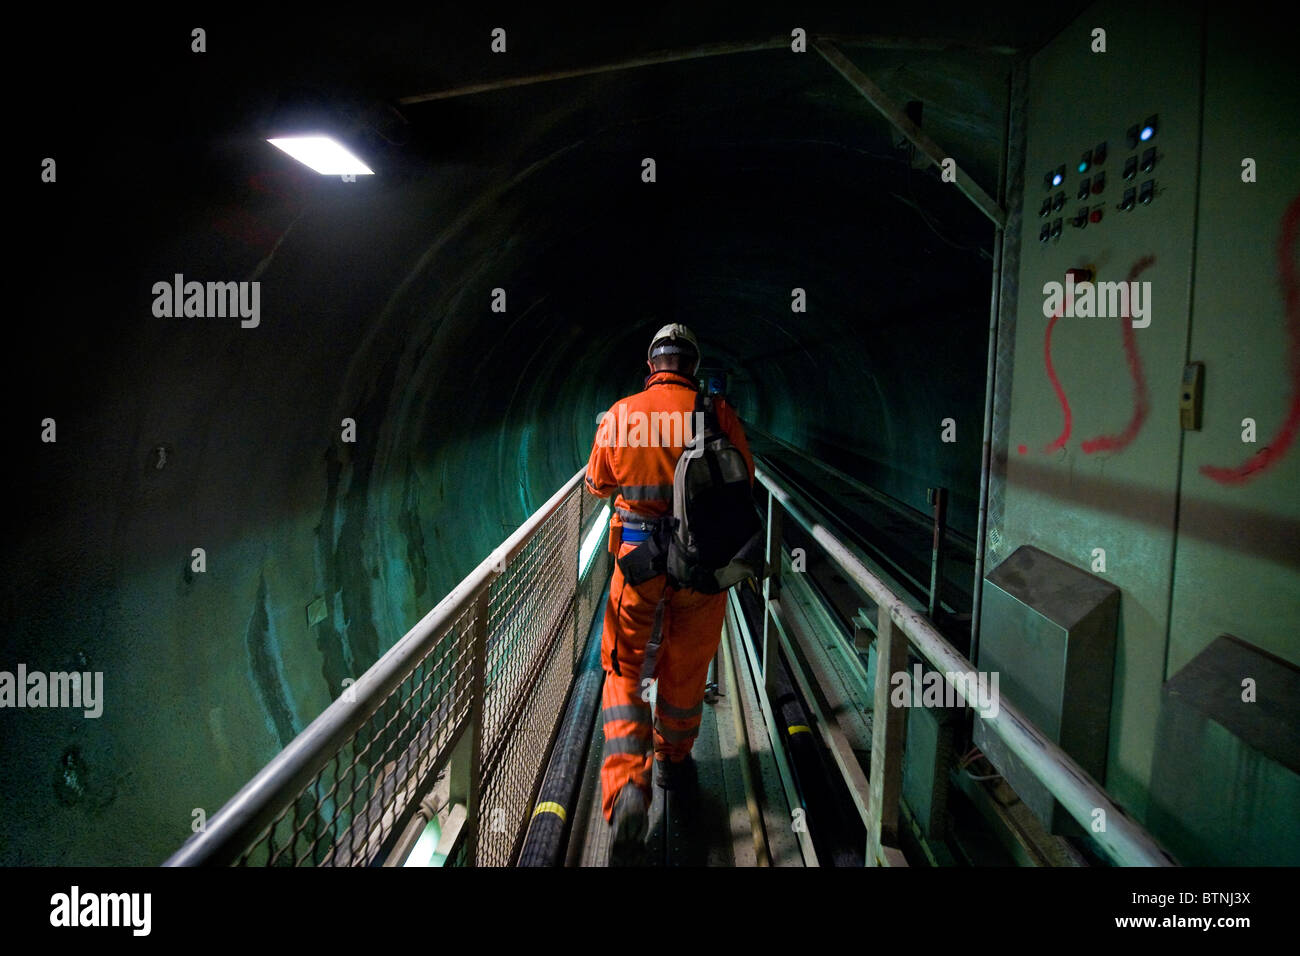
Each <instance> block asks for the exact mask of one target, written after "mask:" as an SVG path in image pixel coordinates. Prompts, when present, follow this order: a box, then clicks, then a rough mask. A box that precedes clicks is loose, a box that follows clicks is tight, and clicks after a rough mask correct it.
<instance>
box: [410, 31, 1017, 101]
mask: <svg viewBox="0 0 1300 956" xmlns="http://www.w3.org/2000/svg"><path fill="white" fill-rule="evenodd" d="M821 39H823V40H826V41H828V42H833V43H835V44H838V45H840V46H853V47H871V48H873V49H878V50H914V51H919V52H920V51H923V52H936V53H941V52H947V51H955V50H964V51H970V52H977V53H985V54H990V55H997V56H1008V55H1013V54H1015V53H1016V52H1018V51H1017V50H1016V49H1015V48H1014V47H1008V46H999V45H989V44H978V43H970V42H969V41H966V40H951V39H944V38H936V37H929V38H924V37H902V36H871V35H865V36H841V35H831V36H826V37H821ZM790 44H791V38H790V37H789V36H776V37H772V38H771V39H768V40H759V41H754V42H748V43H707V44H704V45H702V46H694V47H689V48H686V49H681V50H659V51H657V52H654V53H646V54H643V55H642V56H638V57H632V58H631V59H627V60H619V61H617V62H614V63H602V64H599V65H597V66H584V67H578V68H576V69H571V70H551V71H549V72H546V73H533V74H530V75H528V76H515V77H508V78H506V79H501V80H487V81H484V82H482V83H468V84H465V85H462V86H456V87H452V88H450V89H446V90H437V91H435V92H432V93H417V94H414V95H412V96H403V97H399V98H398V100H397V102H398V104H399V105H401V106H411V105H414V104H417V103H429V102H432V101H434V100H446V99H452V98H454V97H458V96H470V95H472V94H474V93H490V92H492V91H494V90H506V89H511V88H513V87H516V86H532V85H533V84H536V83H549V82H551V81H553V80H567V79H572V78H574V77H578V76H593V75H595V74H598V73H612V72H616V71H618V70H630V69H636V68H637V67H643V66H657V65H659V64H662V63H679V62H681V61H683V60H698V59H702V58H705V57H711V56H727V55H730V54H733V53H757V52H761V51H763V50H780V49H789V48H790ZM823 55H824V54H823Z"/></svg>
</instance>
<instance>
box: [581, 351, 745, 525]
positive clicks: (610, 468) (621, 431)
mask: <svg viewBox="0 0 1300 956" xmlns="http://www.w3.org/2000/svg"><path fill="white" fill-rule="evenodd" d="M696 392H697V389H696V387H695V382H694V380H692V379H691V378H689V377H688V376H686V375H683V374H681V373H679V372H668V371H664V372H655V373H654V374H653V375H651V376H650V377H649V378H647V379H646V388H645V391H642V392H638V393H637V394H635V395H629V396H628V397H626V398H621V399H619V400H618V401H617V402H615V403H614V404H613V405H612V406H610V409H609V411H608V412H606V413H605V416H604V418H603V419H602V421H601V424H600V426H599V428H597V430H596V440H595V442H594V443H593V445H592V449H591V459H590V461H588V463H587V487H588V489H590V491H591V492H592V494H595V495H598V496H599V497H601V498H608V497H610V496H611V495H615V493H617V494H616V496H615V498H614V507H615V509H616V510H615V512H614V521H613V524H614V525H615V526H616V527H617V526H621V525H622V523H623V521H622V518H621V517H620V515H619V511H620V510H621V511H625V512H634V513H636V514H638V515H645V516H646V517H647V518H661V517H663V516H665V515H667V514H669V513H670V512H671V511H672V507H673V473H674V472H675V471H676V469H677V459H678V458H680V457H681V454H682V451H683V450H684V448H685V442H686V441H688V440H689V439H690V438H691V437H692V436H693V435H694V434H695V428H696V427H697V424H696V422H695V419H694V412H695V395H696ZM714 408H715V409H716V410H717V414H718V425H719V426H720V427H721V428H722V430H723V431H724V432H726V435H727V437H728V438H729V439H731V443H732V444H733V445H735V446H736V448H737V449H739V451H740V453H741V454H742V455H744V457H745V463H746V464H747V465H748V466H749V480H750V481H751V482H752V481H753V480H754V459H753V456H752V455H751V454H750V451H749V442H748V441H746V439H745V430H744V428H743V427H741V424H740V419H739V418H738V417H737V416H736V411H735V409H733V408H732V407H731V406H730V405H729V404H728V403H727V402H726V401H725V400H723V399H715V400H714Z"/></svg>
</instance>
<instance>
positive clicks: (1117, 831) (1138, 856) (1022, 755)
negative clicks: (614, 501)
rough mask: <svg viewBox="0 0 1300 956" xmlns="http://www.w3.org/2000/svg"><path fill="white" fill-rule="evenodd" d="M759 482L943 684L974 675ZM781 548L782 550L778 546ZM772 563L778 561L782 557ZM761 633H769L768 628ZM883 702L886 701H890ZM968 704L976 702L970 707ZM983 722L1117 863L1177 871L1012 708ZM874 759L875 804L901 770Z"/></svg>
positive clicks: (838, 547) (923, 623)
mask: <svg viewBox="0 0 1300 956" xmlns="http://www.w3.org/2000/svg"><path fill="white" fill-rule="evenodd" d="M755 478H756V479H757V481H759V482H760V483H761V484H762V485H763V486H764V487H765V488H766V489H767V491H768V493H769V495H770V496H771V498H770V505H779V507H780V509H781V511H782V512H783V513H784V514H785V515H789V517H790V518H792V519H793V520H794V521H795V522H797V523H798V524H799V526H800V527H802V528H803V529H804V531H806V532H807V533H808V534H809V535H810V536H811V537H812V539H813V540H814V541H816V542H817V544H818V545H820V546H821V548H822V549H823V550H824V551H825V553H826V555H827V557H828V558H830V560H831V561H833V562H834V563H835V564H836V565H837V566H838V567H839V569H840V570H841V571H842V572H843V573H844V574H845V575H847V576H848V578H849V579H851V580H852V581H853V582H854V583H855V584H856V585H857V586H858V587H859V588H861V589H862V590H863V592H865V593H866V595H867V596H868V597H869V598H870V599H871V600H872V601H873V602H875V604H876V605H877V607H879V608H880V610H881V612H882V617H883V615H884V614H885V613H887V614H888V618H889V620H890V621H892V622H893V624H894V625H896V626H897V629H898V631H900V632H901V633H902V634H903V635H904V636H905V637H906V639H907V641H908V643H910V644H911V645H912V646H913V647H915V648H916V649H917V651H919V652H920V654H921V655H922V656H923V657H924V658H925V659H926V660H927V661H929V662H930V664H931V665H932V666H933V667H934V668H935V669H936V670H937V671H939V672H940V673H941V674H943V675H944V679H945V681H947V675H948V674H950V673H951V674H968V673H972V672H974V670H975V667H974V665H973V664H972V663H971V662H970V661H968V660H967V659H966V658H965V657H964V656H963V655H962V654H961V653H960V652H959V651H958V650H957V649H956V648H955V647H953V646H952V645H951V644H950V643H948V641H947V640H946V639H945V638H944V637H943V635H942V634H940V633H939V632H938V631H937V630H936V629H935V628H934V626H933V625H932V624H931V623H930V622H929V621H928V620H926V619H925V618H924V617H923V616H922V615H921V613H920V612H919V611H917V610H915V609H914V608H912V607H910V606H909V605H908V604H907V603H906V601H905V600H904V599H903V598H902V597H900V596H899V595H897V594H896V593H894V592H893V591H892V590H890V588H889V587H888V586H887V585H886V584H885V583H884V582H883V581H882V580H881V579H880V578H879V577H878V576H877V575H876V574H875V573H874V572H872V571H871V570H870V569H869V568H868V567H867V566H866V564H864V563H863V561H862V560H861V559H860V558H859V557H858V556H857V555H856V554H855V553H854V552H853V550H852V549H851V548H850V547H849V546H847V545H846V544H845V543H844V542H842V541H841V540H840V539H839V538H837V537H836V536H835V535H834V534H833V533H832V532H831V531H830V530H829V528H828V527H827V524H826V522H825V520H824V516H822V515H821V513H820V512H819V510H818V509H817V507H816V506H815V505H814V504H813V503H812V502H810V501H809V500H807V499H806V498H805V497H804V496H802V495H799V494H798V493H797V492H794V491H792V490H791V489H788V488H785V487H783V486H782V485H781V484H780V482H779V481H778V480H777V479H776V478H775V477H774V476H773V475H772V474H771V473H769V472H768V471H767V470H766V469H764V468H763V467H762V466H758V467H756V469H755ZM819 518H820V519H822V520H819ZM776 544H777V545H778V546H779V541H778V542H776ZM774 557H775V559H776V560H779V554H776V555H774ZM771 560H773V557H769V561H771ZM772 603H774V600H773V598H772V597H771V596H770V595H769V596H765V614H770V613H772V610H771V605H772ZM764 630H765V631H766V630H767V629H766V627H765V628H764ZM882 630H883V629H882ZM882 650H883V649H882ZM884 659H885V658H884V657H882V661H883V660H884ZM887 681H888V675H887V674H882V673H879V672H878V673H877V675H876V700H877V706H879V703H880V701H881V700H882V695H881V693H880V691H881V688H882V686H887V683H884V682H887ZM949 683H950V685H951V686H953V688H954V689H955V690H956V692H957V694H958V695H959V696H960V697H961V698H962V700H963V701H966V697H965V689H966V688H965V687H964V686H963V683H962V682H960V681H951V682H949ZM883 699H885V700H886V701H887V697H886V698H883ZM966 703H968V704H969V703H971V702H970V701H966ZM887 707H888V705H887V704H886V708H887ZM886 719H887V715H886V714H880V713H878V714H876V720H877V721H878V722H879V721H883V720H886ZM983 720H984V722H985V725H986V726H987V727H988V728H989V729H990V730H992V731H993V732H994V733H995V734H997V735H998V737H1000V738H1001V739H1002V741H1003V742H1004V743H1005V744H1006V745H1007V747H1008V749H1009V750H1010V751H1011V752H1012V753H1014V754H1015V755H1016V756H1017V757H1018V758H1019V759H1020V760H1021V761H1023V762H1024V764H1025V766H1026V768H1027V769H1028V770H1029V771H1030V772H1031V773H1032V774H1033V775H1034V776H1035V777H1036V778H1037V779H1038V780H1039V781H1040V782H1041V783H1042V784H1043V785H1044V786H1045V787H1046V788H1047V789H1048V790H1049V791H1051V793H1052V795H1053V796H1055V797H1056V799H1057V800H1059V801H1060V803H1061V805H1062V806H1063V807H1065V809H1066V810H1067V811H1068V812H1069V813H1070V815H1071V816H1073V817H1074V818H1075V820H1077V821H1078V822H1079V823H1080V824H1081V825H1082V826H1083V827H1084V830H1085V831H1087V832H1090V833H1091V836H1092V837H1093V839H1094V840H1095V841H1096V842H1097V844H1098V845H1099V846H1100V847H1101V848H1102V849H1103V850H1104V851H1105V852H1106V853H1107V854H1108V855H1109V856H1110V857H1111V858H1112V859H1113V860H1114V861H1115V862H1116V863H1119V864H1121V865H1127V866H1172V865H1175V864H1174V861H1173V859H1172V858H1171V857H1170V856H1169V855H1168V854H1167V853H1166V852H1165V851H1164V850H1163V849H1161V847H1160V846H1159V844H1157V843H1156V841H1155V840H1154V839H1153V838H1152V837H1151V835H1150V834H1149V833H1147V832H1146V830H1144V829H1143V828H1142V826H1141V825H1140V824H1138V823H1137V822H1136V821H1135V820H1133V819H1132V818H1130V817H1129V816H1127V815H1126V814H1125V813H1124V811H1123V810H1122V809H1121V808H1120V807H1119V806H1118V805H1117V804H1116V803H1115V802H1114V801H1113V800H1111V798H1110V796H1109V795H1108V794H1107V793H1106V791H1105V790H1104V789H1103V788H1102V787H1101V786H1100V785H1099V784H1098V783H1097V782H1096V781H1095V780H1093V779H1092V777H1091V776H1089V775H1088V773H1087V771H1085V770H1084V769H1083V768H1082V767H1080V766H1079V764H1078V763H1077V762H1076V761H1075V760H1074V759H1073V758H1072V757H1071V756H1070V755H1069V754H1067V753H1066V752H1065V751H1064V750H1062V749H1061V748H1060V747H1059V746H1058V745H1057V744H1056V743H1054V742H1053V741H1051V740H1049V739H1048V738H1047V737H1046V736H1044V735H1043V733H1042V732H1041V731H1040V730H1039V729H1038V728H1037V727H1035V726H1034V725H1033V723H1031V722H1030V721H1029V720H1028V719H1027V718H1026V717H1025V716H1024V714H1022V713H1021V712H1020V711H1019V710H1018V709H1017V708H1016V707H1015V706H1014V705H1013V704H1011V703H1009V702H1007V701H1005V700H1002V701H1001V702H1000V705H999V712H998V713H997V714H996V715H994V716H991V717H984V718H983ZM883 756H884V757H885V759H888V758H889V755H888V754H885V755H883ZM876 758H877V755H876V754H874V748H873V759H872V765H871V770H872V773H871V791H872V795H873V797H876V796H877V791H878V789H879V785H878V779H879V778H880V777H882V776H883V775H884V774H887V773H890V772H898V771H899V769H900V768H897V767H890V768H885V767H884V766H882V764H884V763H885V760H878V759H876ZM873 802H874V801H873ZM1096 810H1101V811H1103V812H1104V814H1105V817H1104V819H1105V820H1106V826H1105V829H1104V830H1101V831H1096V830H1095V829H1094V827H1093V821H1094V816H1093V814H1094V812H1095V811H1096ZM879 824H880V821H879V820H875V821H872V825H873V826H875V827H877V828H878V827H879Z"/></svg>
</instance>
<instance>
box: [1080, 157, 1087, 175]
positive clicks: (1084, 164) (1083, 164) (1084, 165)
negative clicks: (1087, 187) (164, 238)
mask: <svg viewBox="0 0 1300 956" xmlns="http://www.w3.org/2000/svg"><path fill="white" fill-rule="evenodd" d="M1087 171H1088V162H1087V160H1084V161H1083V162H1081V163H1079V172H1081V173H1086V172H1087Z"/></svg>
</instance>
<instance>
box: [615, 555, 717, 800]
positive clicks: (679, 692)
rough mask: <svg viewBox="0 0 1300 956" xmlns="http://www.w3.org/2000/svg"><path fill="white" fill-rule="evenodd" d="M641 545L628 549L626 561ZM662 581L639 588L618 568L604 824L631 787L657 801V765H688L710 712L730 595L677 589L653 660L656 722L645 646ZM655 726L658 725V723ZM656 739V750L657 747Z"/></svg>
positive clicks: (671, 596) (661, 577)
mask: <svg viewBox="0 0 1300 956" xmlns="http://www.w3.org/2000/svg"><path fill="white" fill-rule="evenodd" d="M635 547H636V545H635V544H632V543H629V542H623V543H621V544H620V546H619V550H618V555H619V557H622V556H623V555H625V554H627V553H628V552H629V551H631V550H632V549H633V548H635ZM667 582H668V578H667V576H666V575H662V574H661V575H659V576H658V577H655V578H651V579H650V580H648V581H645V582H643V583H642V584H641V585H639V586H633V585H630V584H627V583H626V582H625V581H624V580H623V570H622V569H621V568H620V567H619V566H618V564H617V563H615V565H614V573H613V578H612V580H611V581H610V585H609V603H608V604H607V605H606V606H605V630H604V632H603V634H602V636H601V662H602V663H603V664H604V667H605V688H604V692H603V693H602V695H601V719H602V721H603V723H604V725H605V762H604V764H603V765H602V766H601V769H600V784H601V790H602V796H603V802H602V807H603V809H604V812H605V819H606V820H608V819H610V817H611V815H612V814H613V812H614V801H615V800H616V799H617V797H618V794H619V791H620V790H622V789H623V788H624V787H625V786H627V785H628V784H629V783H631V784H635V785H636V786H638V787H640V788H641V789H642V790H643V791H644V792H645V794H646V802H647V804H648V803H649V800H650V780H651V777H650V774H651V771H652V769H653V768H652V761H653V760H654V759H655V757H656V756H657V757H658V759H660V760H669V761H672V762H674V763H676V762H678V761H681V760H684V759H685V758H686V757H687V756H688V755H689V754H690V752H691V746H692V745H693V744H694V743H695V738H696V736H697V735H698V734H699V732H700V718H701V715H702V714H703V713H704V686H705V683H706V682H707V681H708V676H709V662H710V661H711V660H713V655H714V654H716V653H717V651H718V644H719V642H720V640H721V637H722V618H723V615H724V614H725V613H726V607H727V596H726V594H702V593H701V592H699V591H693V590H689V589H683V590H672V591H671V592H670V594H669V597H668V601H667V602H666V605H665V607H664V611H663V624H662V627H661V631H660V632H661V640H660V643H659V648H658V652H657V653H655V652H654V651H653V649H651V652H652V654H654V662H653V671H652V674H653V676H654V677H655V678H656V679H657V682H658V686H657V687H656V688H655V693H654V698H655V702H654V714H653V718H652V715H651V703H650V698H651V694H650V683H651V682H650V678H649V677H648V676H645V675H643V673H642V670H643V668H644V667H645V661H646V650H647V648H646V645H647V643H648V642H649V640H650V635H651V631H652V630H653V628H654V618H655V609H656V606H657V605H658V604H659V600H660V598H661V597H663V595H664V592H665V589H666V588H667V586H668V584H667ZM652 719H653V723H652ZM652 740H653V745H654V746H653V751H652V750H651V741H652Z"/></svg>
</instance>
